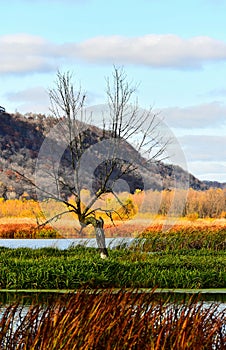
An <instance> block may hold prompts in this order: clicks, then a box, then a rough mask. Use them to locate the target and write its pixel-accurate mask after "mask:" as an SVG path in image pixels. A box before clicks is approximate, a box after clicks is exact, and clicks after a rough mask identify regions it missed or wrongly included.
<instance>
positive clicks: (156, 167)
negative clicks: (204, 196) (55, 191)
mask: <svg viewBox="0 0 226 350" xmlns="http://www.w3.org/2000/svg"><path fill="white" fill-rule="evenodd" d="M55 123H56V120H55V119H54V118H52V117H46V116H45V115H42V114H38V115H33V114H29V115H26V116H23V115H20V114H15V115H10V114H7V113H2V114H1V115H0V197H4V198H6V199H8V198H19V197H20V196H22V195H23V194H24V193H25V192H26V193H28V194H29V196H31V197H35V191H34V188H32V187H31V186H30V185H29V184H25V183H21V181H20V178H19V177H18V176H16V175H15V173H14V172H13V171H12V169H16V170H18V171H20V172H22V173H25V174H26V175H27V176H28V177H30V178H32V175H33V174H34V171H35V164H36V159H37V156H38V153H39V149H40V147H41V145H42V142H43V140H44V138H45V135H46V134H47V132H48V131H49V130H50V129H51V128H52V127H53V126H54V125H55ZM100 135H101V130H100V129H98V128H97V127H95V126H91V125H87V128H86V131H85V132H84V135H83V139H84V142H86V143H87V148H88V147H89V146H90V145H93V144H95V143H96V142H98V140H99V139H100ZM125 148H126V152H127V154H129V155H131V159H136V160H137V162H138V167H137V168H138V169H139V171H138V172H137V173H136V174H130V175H127V176H126V177H125V178H124V180H125V181H126V182H127V183H128V185H129V187H130V190H131V192H133V191H135V190H136V189H137V188H140V189H142V187H143V186H144V185H143V182H144V181H145V186H146V188H147V189H155V190H161V189H163V188H165V189H171V188H172V187H174V183H175V179H176V180H177V183H180V184H181V186H182V187H183V184H184V182H185V181H186V178H187V176H189V183H190V187H191V188H193V189H196V190H205V189H207V188H209V187H225V184H219V183H218V182H208V181H203V182H202V181H200V180H198V179H197V178H196V177H194V176H193V175H192V174H188V173H187V172H186V171H184V170H183V169H182V168H180V167H179V166H174V165H168V164H164V163H162V162H156V163H155V164H149V165H147V164H146V163H145V160H144V159H143V158H142V157H141V156H140V155H139V154H137V151H136V150H135V149H134V148H133V147H132V146H131V145H129V144H128V143H126V142H125ZM66 159H67V158H66V157H65V158H64V162H63V166H64V169H65V170H64V171H67V168H69V166H70V164H68V162H67V160H66ZM99 170H100V169H99ZM97 172H98V169H97ZM88 176H90V175H89V174H88V173H85V172H84V179H83V180H84V183H85V182H86V178H87V177H88ZM97 176H98V175H97ZM118 190H120V188H118Z"/></svg>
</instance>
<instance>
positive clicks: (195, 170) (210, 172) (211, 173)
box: [189, 161, 226, 182]
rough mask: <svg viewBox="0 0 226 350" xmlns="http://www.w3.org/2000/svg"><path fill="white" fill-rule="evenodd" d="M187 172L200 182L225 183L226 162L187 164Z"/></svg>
mask: <svg viewBox="0 0 226 350" xmlns="http://www.w3.org/2000/svg"><path fill="white" fill-rule="evenodd" d="M189 171H190V172H191V173H192V174H195V176H197V177H198V178H199V179H200V180H211V181H219V182H226V162H221V163H219V162H211V163H209V162H201V161H196V162H189Z"/></svg>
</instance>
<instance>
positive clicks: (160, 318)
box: [0, 289, 226, 350]
mask: <svg viewBox="0 0 226 350" xmlns="http://www.w3.org/2000/svg"><path fill="white" fill-rule="evenodd" d="M225 322H226V310H221V311H220V310H219V309H218V306H217V304H211V305H209V306H207V307H205V306H204V305H203V303H202V302H199V301H198V300H195V299H194V297H192V298H191V299H190V300H189V301H188V302H186V303H185V302H183V303H176V302H174V303H169V302H163V301H161V300H158V301H156V300H155V297H154V290H153V291H152V292H150V293H138V292H137V291H136V290H133V291H126V290H122V289H121V290H119V291H117V292H115V291H114V290H102V291H99V290H96V291H92V292H91V291H90V290H88V289H86V290H79V291H78V292H77V293H76V294H71V295H69V296H65V295H64V296H62V297H61V298H59V299H58V300H57V301H54V302H49V303H48V304H46V305H44V304H35V305H31V306H30V307H29V308H28V309H25V307H24V306H21V305H19V304H11V305H9V306H8V307H7V308H6V309H5V310H4V312H3V313H2V316H1V319H0V346H1V349H3V350H4V349H7V350H22V349H23V350H28V349H29V350H36V349H37V350H44V349H45V350H46V349H48V350H76V349H78V350H88V349H93V350H102V349H103V350H112V349H115V350H117V349H120V350H123V349H125V350H130V349H131V350H132V349H134V350H139V349H142V350H143V349H153V350H169V349H170V350H204V349H218V350H221V349H222V350H223V349H225V344H226V329H225Z"/></svg>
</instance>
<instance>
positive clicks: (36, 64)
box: [0, 34, 56, 74]
mask: <svg viewBox="0 0 226 350" xmlns="http://www.w3.org/2000/svg"><path fill="white" fill-rule="evenodd" d="M54 52H55V50H54V45H53V44H51V43H49V42H48V41H47V40H45V39H43V38H41V37H39V36H34V35H29V34H15V35H4V36H1V37H0V73H2V74H6V73H10V74H11V73H19V74H21V73H31V72H46V71H51V70H55V69H56V64H55V62H54Z"/></svg>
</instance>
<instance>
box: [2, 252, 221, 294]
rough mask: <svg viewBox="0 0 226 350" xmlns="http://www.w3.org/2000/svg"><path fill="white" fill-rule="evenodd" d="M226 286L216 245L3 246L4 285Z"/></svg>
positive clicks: (10, 287) (39, 287)
mask: <svg viewBox="0 0 226 350" xmlns="http://www.w3.org/2000/svg"><path fill="white" fill-rule="evenodd" d="M82 286H89V287H90V288H106V287H108V288H109V287H115V288H121V287H130V288H136V287H137V288H142V287H144V288H152V287H156V286H157V287H159V288H225V287H226V252H225V251H223V250H219V251H215V250H213V249H206V248H205V249H204V248H203V249H199V250H196V249H180V250H179V249H175V250H169V249H166V250H165V251H157V252H156V251H154V252H153V251H146V250H145V251H142V250H138V247H137V246H136V247H135V248H134V249H133V248H131V249H126V248H125V249H115V250H112V251H110V258H109V259H107V260H104V261H103V260H102V259H100V257H99V253H98V252H97V251H96V250H95V249H94V248H85V247H81V246H79V247H76V248H71V249H67V250H59V249H55V248H42V249H35V250H33V249H29V248H18V249H8V248H0V288H1V289H76V288H79V287H82Z"/></svg>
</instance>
